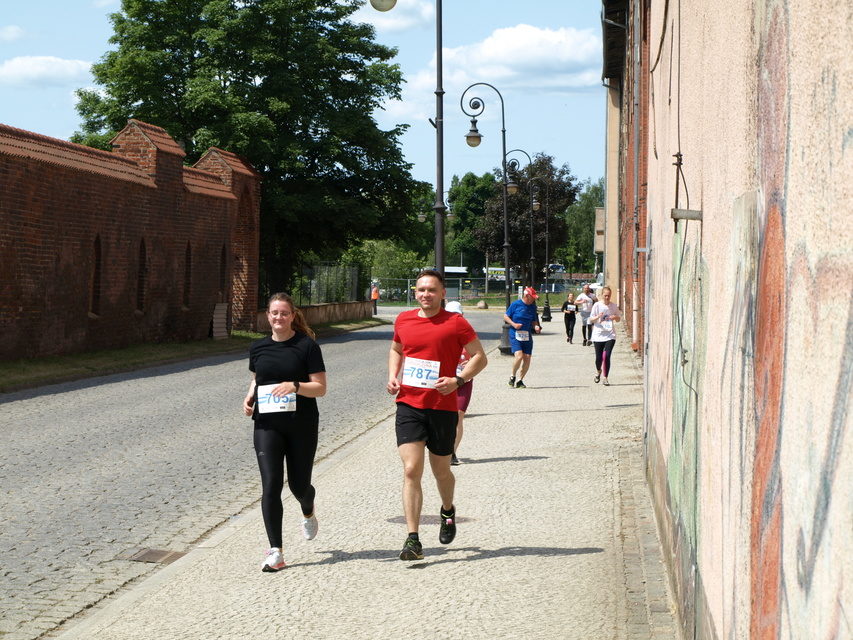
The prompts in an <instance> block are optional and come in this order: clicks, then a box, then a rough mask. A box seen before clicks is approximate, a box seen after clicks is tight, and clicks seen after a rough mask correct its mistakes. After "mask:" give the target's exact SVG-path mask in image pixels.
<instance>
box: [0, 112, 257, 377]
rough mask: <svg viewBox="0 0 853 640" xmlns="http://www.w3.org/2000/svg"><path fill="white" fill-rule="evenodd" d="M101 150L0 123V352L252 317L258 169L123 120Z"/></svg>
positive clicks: (52, 348)
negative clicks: (192, 151) (226, 307)
mask: <svg viewBox="0 0 853 640" xmlns="http://www.w3.org/2000/svg"><path fill="white" fill-rule="evenodd" d="M113 147H114V152H113V153H109V152H103V151H98V150H95V149H90V148H87V147H83V146H80V145H74V144H71V143H69V142H65V141H62V140H56V139H52V138H48V137H45V136H40V135H37V134H34V133H31V132H27V131H22V130H19V129H14V128H11V127H7V126H5V125H0V331H2V335H3V337H4V339H3V341H2V342H0V359H3V360H8V359H14V358H21V357H32V356H46V355H57V354H63V353H72V352H79V351H87V350H93V349H104V348H115V347H122V346H127V345H130V344H135V343H139V342H164V341H185V340H199V339H205V338H207V337H208V334H209V331H210V323H211V319H212V317H213V309H214V306H215V305H216V303H217V302H228V303H230V308H231V309H232V317H231V320H232V323H233V326H235V327H240V328H246V329H251V328H253V327H254V326H255V322H256V320H255V312H256V310H257V269H258V226H259V202H260V188H259V176H258V174H257V173H256V172H255V171H254V170H253V169H252V167H251V166H249V164H248V163H247V162H246V161H245V160H243V159H241V158H240V157H238V156H236V155H234V154H230V153H227V152H225V151H222V150H219V149H211V150H210V151H209V152H208V153H207V155H205V157H204V158H202V160H201V161H200V162H199V163H197V165H196V167H195V168H189V167H185V166H183V158H184V153H183V151H182V150H181V149H180V147H179V146H178V145H177V144H176V143H175V142H174V141H173V140H172V139H171V138H170V137H169V136H168V135H167V134H166V132H165V131H164V130H163V129H160V128H159V127H154V126H152V125H149V124H146V123H143V122H138V121H135V120H131V121H130V122H129V123H128V125H127V127H126V128H125V129H124V130H123V131H122V132H121V133H119V134H118V135H117V136H116V138H115V139H114V141H113Z"/></svg>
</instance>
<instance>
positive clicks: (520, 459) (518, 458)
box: [461, 456, 548, 464]
mask: <svg viewBox="0 0 853 640" xmlns="http://www.w3.org/2000/svg"><path fill="white" fill-rule="evenodd" d="M547 459H548V456H507V457H505V458H481V459H479V460H477V459H476V458H461V460H462V463H463V464H487V463H490V462H526V461H527V460H547Z"/></svg>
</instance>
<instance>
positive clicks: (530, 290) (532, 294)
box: [524, 287, 539, 300]
mask: <svg viewBox="0 0 853 640" xmlns="http://www.w3.org/2000/svg"><path fill="white" fill-rule="evenodd" d="M524 295H528V296H530V297H531V298H533V299H534V300H538V299H539V296H538V295H536V289H534V288H533V287H524Z"/></svg>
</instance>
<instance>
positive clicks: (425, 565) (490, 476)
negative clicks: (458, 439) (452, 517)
mask: <svg viewBox="0 0 853 640" xmlns="http://www.w3.org/2000/svg"><path fill="white" fill-rule="evenodd" d="M471 315H473V314H471ZM557 319H559V318H557ZM546 327H547V329H546V335H543V336H540V337H537V338H536V341H535V345H536V346H535V348H534V356H533V366H532V368H531V371H530V373H529V374H528V376H527V378H526V379H525V382H526V383H527V385H528V388H527V389H523V390H522V389H509V388H508V387H507V386H506V380H507V378H508V375H509V368H510V359H509V358H508V357H506V356H501V355H499V354H498V352H497V351H496V350H492V351H491V353H490V358H491V361H490V364H489V367H488V368H487V369H486V370H485V371H484V372H483V373H482V374H481V375H480V376H479V377H478V378H477V380H476V381H475V383H474V385H475V387H474V394H473V401H472V404H471V407H470V411H469V415H468V417H467V418H466V421H465V436H464V439H463V442H462V446H461V448H460V451H459V455H460V457H461V458H462V459H463V461H464V464H462V465H461V466H459V467H454V473H455V474H456V477H457V493H456V506H457V514H458V523H459V533H458V535H457V538H456V540H455V541H454V542H453V544H451V545H449V546H442V545H440V544H438V540H437V538H438V518H437V515H438V514H437V509H438V506H439V498H438V495H437V492H436V490H435V486H434V483H433V482H432V478H431V475H430V473H429V471H426V472H425V476H424V488H425V496H424V497H425V500H424V505H425V508H424V515H423V518H422V528H421V536H422V540H424V542H425V545H424V547H425V548H424V552H425V556H426V557H425V559H424V561H423V562H415V563H406V562H401V561H399V560H398V559H397V554H398V552H399V549H400V548H401V546H402V543H403V540H404V538H405V534H406V531H405V523H404V519H403V515H402V508H401V500H400V489H401V484H402V470H401V465H400V462H399V458H398V456H397V452H396V447H395V444H394V436H393V420H392V419H391V418H390V417H389V418H387V419H382V420H379V421H378V422H377V423H376V424H375V426H373V427H371V428H369V429H367V430H365V431H364V433H363V434H362V435H361V436H359V437H358V438H356V439H354V440H352V441H351V442H349V443H347V444H346V445H345V446H342V447H340V448H337V449H336V450H335V451H333V452H331V453H330V454H329V455H328V456H326V457H325V458H324V459H323V460H321V461H320V462H319V463H318V464H317V466H316V472H315V485H316V487H317V491H318V497H317V510H318V511H317V513H318V517H319V520H320V534H319V536H318V537H317V539H315V540H313V541H311V542H307V541H305V540H303V539H302V538H301V536H300V533H299V509H298V506H297V505H296V503H295V501H294V500H293V499H292V498H291V497H290V496H289V494H287V492H285V495H286V498H285V518H286V520H285V524H286V528H285V558H286V560H287V563H288V568H287V569H286V570H284V571H281V572H279V573H275V574H264V573H262V572H261V571H260V562H261V559H262V556H263V550H264V549H265V547H266V541H265V535H264V529H263V523H262V519H261V516H260V513H259V510H258V509H252V510H250V511H248V512H245V513H244V514H243V515H242V516H241V517H239V518H234V519H232V520H231V521H230V522H229V523H228V524H227V525H226V526H225V527H221V528H219V529H218V530H217V531H216V532H215V533H214V534H213V535H211V536H209V537H208V538H206V539H205V540H203V541H202V542H200V543H198V544H192V543H191V544H189V546H190V547H191V551H190V553H188V554H187V555H186V556H184V557H182V558H180V559H178V560H177V561H175V562H174V563H173V564H171V565H169V566H166V567H165V568H163V569H161V570H159V571H157V572H156V573H154V574H153V575H151V576H150V577H147V578H146V579H144V580H140V581H138V582H137V583H136V584H135V585H134V586H133V588H131V589H127V590H125V591H124V592H123V593H122V594H120V595H119V596H118V597H116V598H110V599H108V600H105V601H104V603H103V604H101V605H100V606H98V607H96V608H95V610H94V611H93V612H91V613H90V614H88V615H85V616H82V617H78V618H77V619H75V620H72V621H70V622H69V623H67V624H65V625H63V627H62V629H61V630H60V631H62V632H63V633H61V634H60V635H59V637H61V638H62V639H63V640H80V639H86V640H112V639H115V640H119V639H121V640H127V639H131V640H132V639H135V638H138V639H140V640H141V639H143V638H144V639H146V640H148V639H150V638H170V639H184V638H186V639H196V638H198V639H201V638H205V639H208V638H258V637H275V638H297V637H304V636H306V635H310V636H311V637H314V638H321V639H322V638H330V639H331V638H340V637H347V638H364V639H368V638H371V639H372V638H377V637H389V638H397V637H404V636H405V637H410V638H455V637H470V638H520V637H527V636H534V635H535V637H538V638H555V639H556V638H560V639H567V638H568V639H575V638H577V639H583V640H589V639H594V640H601V639H611V638H613V639H617V640H622V639H632V640H633V639H639V638H643V639H645V638H650V639H654V640H661V639H663V638H678V635H677V625H676V623H675V620H674V618H673V613H672V612H673V605H672V602H671V598H670V595H669V591H668V582H667V579H666V576H665V573H664V568H663V564H662V562H661V555H660V546H659V544H658V540H657V537H656V534H655V524H654V518H653V514H652V511H651V507H650V504H649V497H648V492H647V490H646V485H645V482H644V479H643V472H642V468H643V464H642V401H643V397H642V379H641V371H640V370H639V368H638V363H637V360H636V359H635V357H634V356H633V354H631V353H630V347H629V342H628V340H627V339H626V338H625V337H624V336H622V337H621V339H620V340H619V341H618V342H617V347H616V352H615V357H614V370H613V372H612V374H611V383H612V384H611V386H609V387H604V386H603V385H600V384H598V385H597V384H595V383H593V380H592V377H593V364H592V361H593V349H592V348H591V347H582V346H580V345H579V344H577V343H576V344H574V345H568V344H566V342H565V337H564V335H563V334H562V322H553V323H552V324H551V325H546ZM382 364H383V365H384V362H383V363H382ZM379 368H380V369H382V366H381V365H380V366H379ZM381 377H382V376H381ZM367 384H368V380H362V385H361V388H364V386H365V385H367ZM369 384H373V382H369ZM379 384H381V382H380V383H379ZM383 402H384V403H385V404H384V405H383V406H384V407H386V408H387V407H388V406H389V405H388V403H389V402H390V401H389V399H388V397H387V396H386V398H385V400H384V401H383ZM329 404H331V403H328V402H324V404H323V406H322V407H321V412H323V413H324V415H325V412H326V411H328V410H329V409H330V407H328V405H329ZM207 446H209V447H210V448H212V449H215V448H217V447H222V446H223V443H222V442H217V441H216V440H213V441H208V443H207ZM158 469H159V468H158ZM175 482H182V480H178V479H175ZM244 486H245V485H244ZM217 490H218V489H217ZM225 499H227V494H225V497H224V498H223V500H225ZM214 501H215V500H214ZM56 506H57V511H58V515H59V516H61V514H62V512H63V505H61V504H59V505H56ZM192 515H193V514H187V517H188V518H189V520H190V521H191V520H192ZM288 523H289V524H288ZM167 524H168V525H169V526H171V525H172V523H164V526H167ZM119 533H120V534H123V533H124V531H119ZM10 637H11V636H10ZM4 640H6V638H4Z"/></svg>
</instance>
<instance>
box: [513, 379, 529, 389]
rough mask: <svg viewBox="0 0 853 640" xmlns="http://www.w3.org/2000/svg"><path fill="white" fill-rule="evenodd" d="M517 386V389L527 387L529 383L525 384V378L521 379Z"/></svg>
mask: <svg viewBox="0 0 853 640" xmlns="http://www.w3.org/2000/svg"><path fill="white" fill-rule="evenodd" d="M515 388H516V389H526V388H527V385H526V384H524V380H519V381H518V382H516V383H515Z"/></svg>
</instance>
